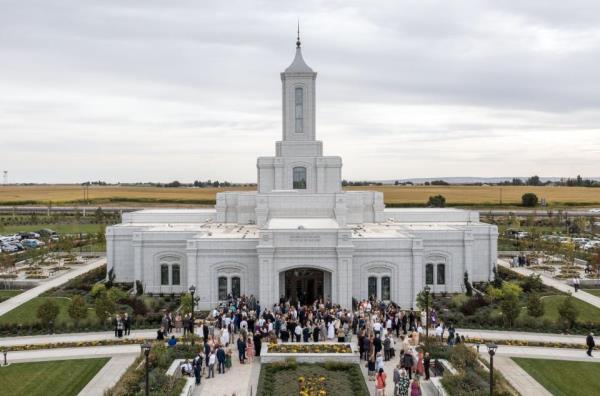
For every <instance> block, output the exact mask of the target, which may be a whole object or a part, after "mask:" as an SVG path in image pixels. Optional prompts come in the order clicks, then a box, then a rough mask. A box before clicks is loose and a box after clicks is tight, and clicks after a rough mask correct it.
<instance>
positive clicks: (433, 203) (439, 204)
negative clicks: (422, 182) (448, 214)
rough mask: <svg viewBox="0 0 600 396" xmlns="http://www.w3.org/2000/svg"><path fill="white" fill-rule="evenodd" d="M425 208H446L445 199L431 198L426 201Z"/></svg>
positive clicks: (441, 197) (441, 196)
mask: <svg viewBox="0 0 600 396" xmlns="http://www.w3.org/2000/svg"><path fill="white" fill-rule="evenodd" d="M427 206H429V207H433V208H443V207H444V206H446V198H445V197H444V196H443V195H434V196H431V197H429V200H428V201H427Z"/></svg>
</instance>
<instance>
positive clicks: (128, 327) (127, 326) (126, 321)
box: [123, 312, 131, 336]
mask: <svg viewBox="0 0 600 396" xmlns="http://www.w3.org/2000/svg"><path fill="white" fill-rule="evenodd" d="M123 322H124V324H125V335H126V336H128V335H130V334H131V316H129V314H127V312H125V317H124V320H123Z"/></svg>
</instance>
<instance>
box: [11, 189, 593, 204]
mask: <svg viewBox="0 0 600 396" xmlns="http://www.w3.org/2000/svg"><path fill="white" fill-rule="evenodd" d="M254 189H255V187H232V188H185V187H182V188H163V187H129V186H91V187H90V188H89V196H88V198H89V199H90V200H92V201H96V202H98V201H101V200H106V201H109V200H110V201H112V202H115V203H118V201H119V199H121V200H122V201H123V202H126V203H127V201H128V200H132V201H135V200H140V201H144V200H147V201H148V202H152V201H157V202H167V201H173V202H176V201H183V203H185V202H186V201H187V202H188V203H194V202H193V201H212V200H214V199H215V194H216V193H217V192H221V191H235V190H246V191H250V190H254ZM346 189H347V190H375V191H382V192H383V194H384V200H385V202H386V203H388V204H393V203H396V204H421V203H423V204H424V203H425V202H427V199H428V198H429V197H430V196H432V195H437V194H442V195H443V196H444V197H446V202H447V203H448V204H487V205H490V204H491V205H493V204H499V203H500V198H502V203H503V204H511V203H512V204H519V203H520V202H521V196H522V195H523V194H524V193H526V192H533V193H535V194H536V195H537V196H538V197H539V198H540V199H541V198H545V199H546V201H547V202H548V203H549V204H552V203H566V204H576V203H581V204H591V205H593V204H600V188H585V187H530V186H505V187H498V186H389V185H386V186H370V187H347V188H346ZM81 200H83V187H82V186H79V185H35V186H11V185H9V186H0V202H23V201H36V202H38V203H40V204H42V203H48V202H52V203H53V204H60V203H65V202H72V201H81Z"/></svg>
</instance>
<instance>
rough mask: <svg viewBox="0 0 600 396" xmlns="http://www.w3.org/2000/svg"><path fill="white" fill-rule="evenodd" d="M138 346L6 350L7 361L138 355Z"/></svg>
mask: <svg viewBox="0 0 600 396" xmlns="http://www.w3.org/2000/svg"><path fill="white" fill-rule="evenodd" d="M140 352H141V350H140V346H139V345H137V344H134V345H109V346H99V347H80V348H55V349H38V350H36V351H15V352H8V355H7V356H6V358H7V360H8V362H9V363H20V362H38V361H47V360H66V359H82V358H91V357H114V356H118V355H138V354H139V353H140Z"/></svg>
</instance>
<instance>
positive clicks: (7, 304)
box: [0, 257, 106, 316]
mask: <svg viewBox="0 0 600 396" xmlns="http://www.w3.org/2000/svg"><path fill="white" fill-rule="evenodd" d="M104 264H106V257H102V258H99V259H96V260H93V261H92V262H90V263H88V264H85V265H82V266H81V267H79V268H77V269H75V270H72V271H69V272H67V273H66V274H64V275H61V276H57V277H56V278H53V279H50V280H48V281H46V282H43V283H41V284H40V285H39V286H36V287H34V288H32V289H29V290H27V291H24V292H23V293H21V294H18V295H16V296H14V297H11V298H9V299H8V300H6V301H4V302H1V303H0V316H2V315H4V314H5V313H7V312H9V311H12V310H13V309H15V308H17V307H18V306H19V305H22V304H25V303H26V302H27V301H29V300H31V299H33V298H35V297H37V296H39V295H40V294H42V293H44V292H46V291H48V290H50V289H52V288H54V287H57V286H60V285H62V284H64V283H67V282H68V281H70V280H71V279H73V278H75V277H77V276H79V275H81V274H84V273H86V272H88V271H91V270H93V269H95V268H98V267H101V266H102V265H104Z"/></svg>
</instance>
